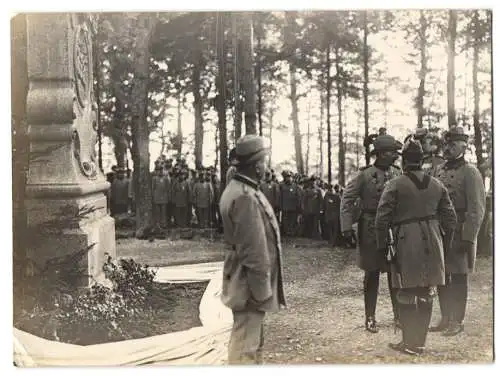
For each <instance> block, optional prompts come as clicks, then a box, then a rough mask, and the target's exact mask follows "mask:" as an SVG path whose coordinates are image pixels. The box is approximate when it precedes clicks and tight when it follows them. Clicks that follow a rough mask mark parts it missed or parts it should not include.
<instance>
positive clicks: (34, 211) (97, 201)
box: [25, 13, 116, 285]
mask: <svg viewBox="0 0 500 376" xmlns="http://www.w3.org/2000/svg"><path fill="white" fill-rule="evenodd" d="M26 24H27V61H28V64H27V65H28V80H29V90H28V95H27V104H26V115H27V123H28V131H27V134H28V137H29V143H30V150H29V172H28V179H27V187H26V200H25V205H26V212H27V222H28V234H29V236H28V237H29V239H26V240H27V241H26V244H27V256H28V257H29V258H30V259H32V260H34V261H35V262H36V263H37V265H38V266H41V267H43V265H44V264H45V263H46V262H47V261H48V260H49V259H53V258H57V257H60V256H67V255H71V254H75V253H76V252H78V251H80V250H82V251H83V250H86V249H88V248H89V247H90V249H89V251H88V252H86V253H85V254H84V256H83V258H82V259H81V261H80V262H81V266H83V267H84V269H85V268H86V270H87V272H88V273H87V274H88V275H89V276H88V277H85V278H84V279H83V280H82V284H84V285H85V284H89V283H91V282H92V281H93V280H98V281H99V280H102V279H103V277H104V275H103V271H102V266H103V263H104V260H105V255H106V254H109V255H110V256H112V257H113V258H114V257H115V254H116V251H115V225H114V220H113V218H111V217H110V216H109V215H108V214H107V207H106V206H107V203H106V198H105V195H104V192H105V191H106V190H107V189H108V188H109V183H108V182H106V179H105V177H104V175H103V174H102V172H101V171H99V169H98V168H97V163H96V155H95V145H96V140H97V126H96V122H95V118H96V116H95V113H94V111H95V106H94V105H93V103H94V100H93V90H92V86H93V73H92V66H93V64H92V44H91V33H90V30H89V28H90V25H89V18H88V17H86V16H83V15H77V14H62V13H60V14H50V13H44V14H28V15H27V21H26ZM75 262H76V261H75Z"/></svg>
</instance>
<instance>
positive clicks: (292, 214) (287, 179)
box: [280, 171, 301, 236]
mask: <svg viewBox="0 0 500 376" xmlns="http://www.w3.org/2000/svg"><path fill="white" fill-rule="evenodd" d="M282 175H283V182H282V183H281V186H280V198H281V203H280V204H281V205H280V209H281V216H282V222H281V226H282V228H283V233H284V234H285V235H286V236H296V235H297V219H298V215H299V213H300V211H301V189H300V187H299V186H298V185H297V184H296V183H294V182H293V181H292V174H291V173H290V172H289V171H283V172H282Z"/></svg>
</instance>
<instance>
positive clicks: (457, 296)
mask: <svg viewBox="0 0 500 376" xmlns="http://www.w3.org/2000/svg"><path fill="white" fill-rule="evenodd" d="M467 285H468V278H467V274H452V275H451V289H452V295H453V299H450V300H451V301H452V312H451V315H450V316H451V320H453V321H454V322H457V323H460V324H461V323H463V321H464V318H465V310H466V306H467V294H468V286H467Z"/></svg>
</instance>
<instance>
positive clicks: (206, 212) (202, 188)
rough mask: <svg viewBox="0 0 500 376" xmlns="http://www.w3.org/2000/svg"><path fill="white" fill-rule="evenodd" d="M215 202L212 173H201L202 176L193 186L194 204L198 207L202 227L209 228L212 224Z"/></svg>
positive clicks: (199, 222)
mask: <svg viewBox="0 0 500 376" xmlns="http://www.w3.org/2000/svg"><path fill="white" fill-rule="evenodd" d="M213 202H214V191H213V188H212V183H211V181H210V174H209V173H205V174H202V175H200V178H199V179H198V181H197V182H196V183H194V186H193V204H194V206H195V208H196V215H197V217H198V224H199V226H200V228H207V227H209V225H210V211H211V208H212V204H213Z"/></svg>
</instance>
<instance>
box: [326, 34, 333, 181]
mask: <svg viewBox="0 0 500 376" xmlns="http://www.w3.org/2000/svg"><path fill="white" fill-rule="evenodd" d="M331 65H332V62H331V59H330V43H328V46H327V49H326V135H327V143H326V145H327V153H328V183H329V184H332V127H331V119H330V118H331V115H330V106H331V102H332V78H331V76H330V68H331Z"/></svg>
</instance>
